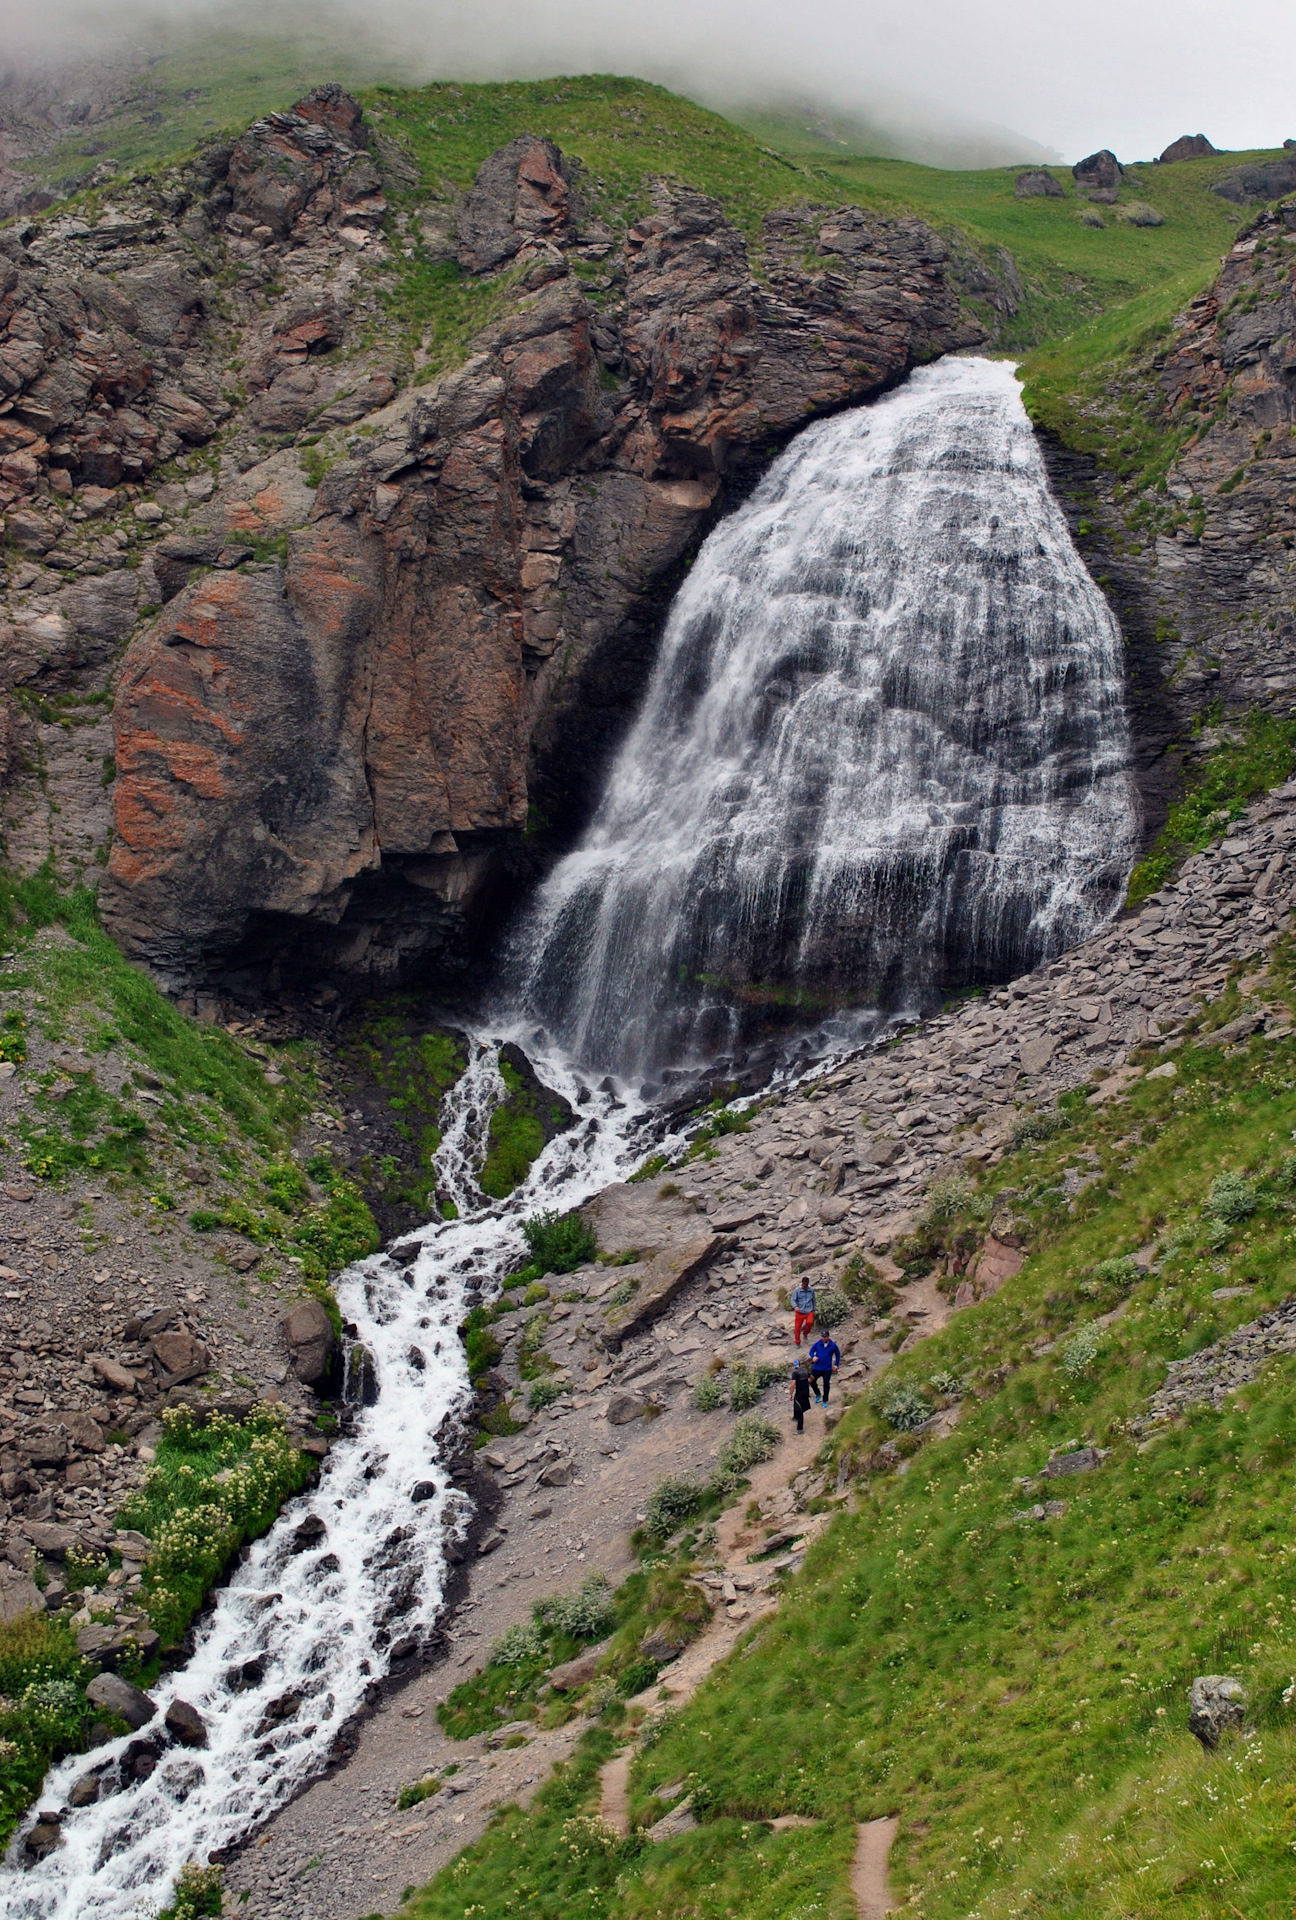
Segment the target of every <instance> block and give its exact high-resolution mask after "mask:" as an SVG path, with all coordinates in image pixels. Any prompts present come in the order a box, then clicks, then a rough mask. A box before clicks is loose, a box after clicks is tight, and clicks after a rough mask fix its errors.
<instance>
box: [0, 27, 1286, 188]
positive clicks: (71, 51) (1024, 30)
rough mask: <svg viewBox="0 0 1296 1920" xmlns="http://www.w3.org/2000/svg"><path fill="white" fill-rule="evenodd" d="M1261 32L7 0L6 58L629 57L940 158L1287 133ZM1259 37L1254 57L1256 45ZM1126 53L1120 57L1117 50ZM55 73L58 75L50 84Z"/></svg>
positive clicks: (402, 66)
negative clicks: (225, 41)
mask: <svg viewBox="0 0 1296 1920" xmlns="http://www.w3.org/2000/svg"><path fill="white" fill-rule="evenodd" d="M1251 24H1252V26H1253V28H1254V29H1255V31H1256V33H1257V34H1258V36H1259V38H1258V39H1256V38H1253V37H1252V36H1251V35H1248V36H1247V37H1246V39H1245V41H1244V40H1243V38H1242V36H1238V35H1235V34H1231V33H1230V32H1229V30H1228V27H1227V23H1226V22H1225V21H1224V20H1223V19H1222V18H1221V17H1220V15H1219V14H1218V12H1217V11H1216V10H1213V9H1211V8H1210V7H1208V6H1207V5H1206V4H1205V0H1187V4H1185V5H1182V6H1177V7H1176V8H1175V9H1174V11H1173V13H1171V11H1170V9H1169V8H1168V7H1167V6H1166V5H1164V4H1163V3H1162V0H1139V4H1137V5H1135V6H1134V7H1132V8H1131V7H1128V6H1120V7H1118V6H1117V5H1116V0H1099V3H1098V4H1097V5H1096V6H1095V7H1092V8H1090V9H1088V10H1086V11H1085V13H1084V15H1083V17H1081V16H1080V15H1078V14H1073V15H1058V16H1055V17H1051V18H1048V19H1041V17H1040V16H1039V14H1038V11H1037V10H1034V9H1028V8H1027V7H1026V6H1025V5H1024V4H1023V0H991V4H990V5H989V6H988V7H983V8H980V9H977V10H976V12H975V13H972V12H970V11H968V10H966V9H961V8H956V7H955V6H953V5H951V4H950V0H931V3H930V4H928V5H927V6H925V7H921V8H918V9H914V10H912V11H911V12H909V13H908V14H906V15H905V16H904V17H903V18H898V17H897V16H896V15H895V13H894V12H893V11H892V10H890V9H886V8H883V7H881V6H880V5H878V4H876V0H873V4H870V5H866V6H862V7H861V6H847V5H846V4H844V0H811V4H810V5H809V6H807V7H803V8H798V9H796V10H795V11H794V12H789V10H788V9H786V8H784V7H781V6H778V5H775V4H774V3H773V0H744V3H743V4H741V5H740V4H738V0H710V3H709V4H708V5H706V6H705V7H698V6H696V5H691V4H685V0H664V4H662V5H659V6H657V7H654V8H653V9H651V10H645V9H621V10H618V11H615V12H613V11H610V10H608V9H606V8H603V7H600V6H597V5H594V4H592V3H591V0H555V4H554V5H551V6H549V7H546V8H544V9H543V10H537V9H533V8H526V7H522V6H520V5H518V4H517V0H482V3H481V4H478V5H474V6H472V7H467V6H465V5H463V4H462V0H373V3H372V4H368V5H365V6H364V7H363V8H361V7H360V6H358V5H356V4H355V3H354V0H325V3H324V4H322V5H320V6H318V7H315V8H313V9H312V10H311V13H310V18H309V21H308V22H307V21H304V20H303V16H302V10H301V9H300V8H297V7H292V6H290V5H288V4H286V0H278V4H270V5H258V6H252V5H250V4H247V3H246V0H133V3H132V4H126V5H122V6H115V7H114V8H112V9H111V12H110V13H109V12H108V11H107V10H105V9H104V8H103V7H102V6H101V5H99V4H97V0H51V3H50V4H44V3H43V0H16V4H13V5H11V6H10V7H9V8H8V9H6V17H5V20H4V22H3V24H2V25H0V63H3V64H4V65H7V66H8V67H9V68H10V69H11V70H12V69H14V68H18V69H19V70H21V71H22V72H24V73H26V74H28V75H30V74H31V72H32V71H33V70H41V69H44V70H45V71H46V72H48V71H49V70H50V69H58V68H60V67H61V66H63V65H64V64H65V63H67V62H72V63H74V64H75V63H77V62H94V63H98V62H100V61H102V60H103V59H105V58H107V59H108V60H110V61H123V60H124V61H127V62H130V61H143V60H147V59H149V58H152V57H155V56H156V55H157V54H158V52H159V51H161V50H163V49H165V48H167V47H175V46H176V45H177V44H179V43H182V42H183V41H184V40H185V39H187V38H190V37H193V36H201V35H208V34H212V33H215V32H224V31H234V32H237V33H239V34H247V35H248V36H249V39H251V40H255V38H256V36H258V35H270V36H274V37H279V38H282V37H285V36H288V37H291V38H294V39H297V40H299V41H300V42H301V44H302V45H303V47H308V48H312V49H315V50H317V51H325V52H329V53H331V55H332V57H333V60H334V63H335V64H339V65H341V66H343V67H345V68H347V69H348V71H347V73H346V74H345V76H344V77H346V78H348V79H350V80H351V81H352V82H353V83H355V84H359V83H361V82H363V81H365V80H372V79H377V78H382V77H398V78H400V79H401V80H403V81H407V82H408V81H415V82H419V81H424V80H429V79H437V78H440V79H444V78H459V79H470V80H498V79H509V78H513V79H526V78H538V77H542V76H545V75H548V74H554V73H563V72H566V73H582V72H586V73H587V72H621V73H625V72H631V73H636V74H639V75H641V76H642V77H643V78H645V79H650V80H655V81H659V82H661V83H662V84H664V85H666V86H669V87H672V88H675V89H677V90H679V91H681V92H684V93H687V94H689V95H690V96H691V97H693V98H695V99H698V100H701V101H703V102H704V103H706V104H708V105H710V106H714V107H717V108H719V109H721V110H723V111H734V110H741V109H743V108H746V109H749V110H750V109H754V108H765V107H768V106H771V105H779V104H781V106H782V107H783V108H784V109H786V107H787V104H788V103H789V102H795V101H800V100H803V99H804V100H806V101H810V102H812V103H814V108H815V110H816V111H818V112H819V113H827V114H828V115H830V116H838V115H840V116H842V117H843V118H844V119H846V120H848V121H850V122H851V123H852V124H853V127H854V129H855V130H854V132H847V131H844V130H843V129H838V137H843V135H844V137H845V138H846V139H847V140H848V142H849V144H851V145H852V146H857V147H861V148H862V150H867V149H868V148H869V146H872V147H873V148H874V150H878V149H885V150H886V151H888V152H891V153H894V154H897V155H900V156H902V157H906V158H912V159H919V160H925V161H928V162H929V163H931V164H935V165H944V166H950V165H960V166H969V165H970V166H987V165H995V164H1004V163H1011V162H1014V161H1018V160H1031V159H1035V160H1039V159H1043V158H1048V157H1052V155H1053V154H1054V153H1055V152H1062V153H1064V154H1065V155H1066V156H1067V157H1068V158H1075V157H1077V156H1078V155H1079V154H1081V153H1084V152H1087V151H1091V150H1092V149H1093V148H1094V147H1095V146H1096V145H1107V146H1111V147H1112V148H1114V149H1115V150H1117V151H1118V152H1120V153H1121V154H1122V156H1124V155H1126V154H1128V155H1129V156H1130V157H1138V156H1140V155H1142V156H1144V157H1150V155H1151V154H1153V153H1155V152H1158V151H1159V150H1160V149H1161V147H1162V146H1164V145H1165V143H1166V142H1167V141H1168V140H1170V139H1172V138H1174V137H1175V136H1176V135H1178V134H1179V133H1181V132H1182V131H1183V130H1184V128H1185V127H1187V126H1188V125H1189V124H1190V123H1191V125H1192V126H1193V127H1196V126H1198V125H1201V126H1203V127H1207V128H1208V130H1209V131H1210V133H1211V137H1212V139H1213V140H1214V141H1215V144H1216V145H1217V146H1220V147H1256V146H1262V145H1274V144H1277V143H1278V142H1279V141H1281V139H1282V138H1283V137H1284V136H1285V135H1288V134H1290V133H1291V132H1292V128H1291V126H1290V125H1289V124H1287V123H1288V120H1289V119H1290V117H1291V116H1290V112H1289V108H1288V101H1287V96H1286V85H1285V79H1284V76H1285V74H1286V72H1287V71H1288V70H1289V63H1288V61H1286V60H1284V59H1283V57H1282V55H1283V51H1284V49H1285V50H1286V51H1287V52H1288V53H1289V54H1290V53H1292V52H1296V23H1294V22H1293V16H1292V15H1291V12H1290V10H1289V9H1288V8H1286V7H1285V6H1284V5H1282V4H1281V0H1259V4H1258V6H1257V8H1256V9H1255V10H1254V12H1253V15H1252V18H1251ZM1256 44H1264V45H1265V46H1266V47H1267V48H1268V50H1269V55H1270V57H1267V58H1266V59H1265V60H1264V62H1262V63H1261V62H1257V61H1255V60H1254V58H1253V57H1252V54H1251V51H1250V49H1251V48H1253V47H1254V46H1255V45H1256ZM1114 46H1119V47H1120V49H1121V57H1120V58H1119V59H1118V60H1113V58H1112V57H1111V55H1112V48H1113V47H1114ZM61 83H62V82H61V79H60V80H59V81H56V82H55V85H56V87H57V86H59V85H60V84H61Z"/></svg>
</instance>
